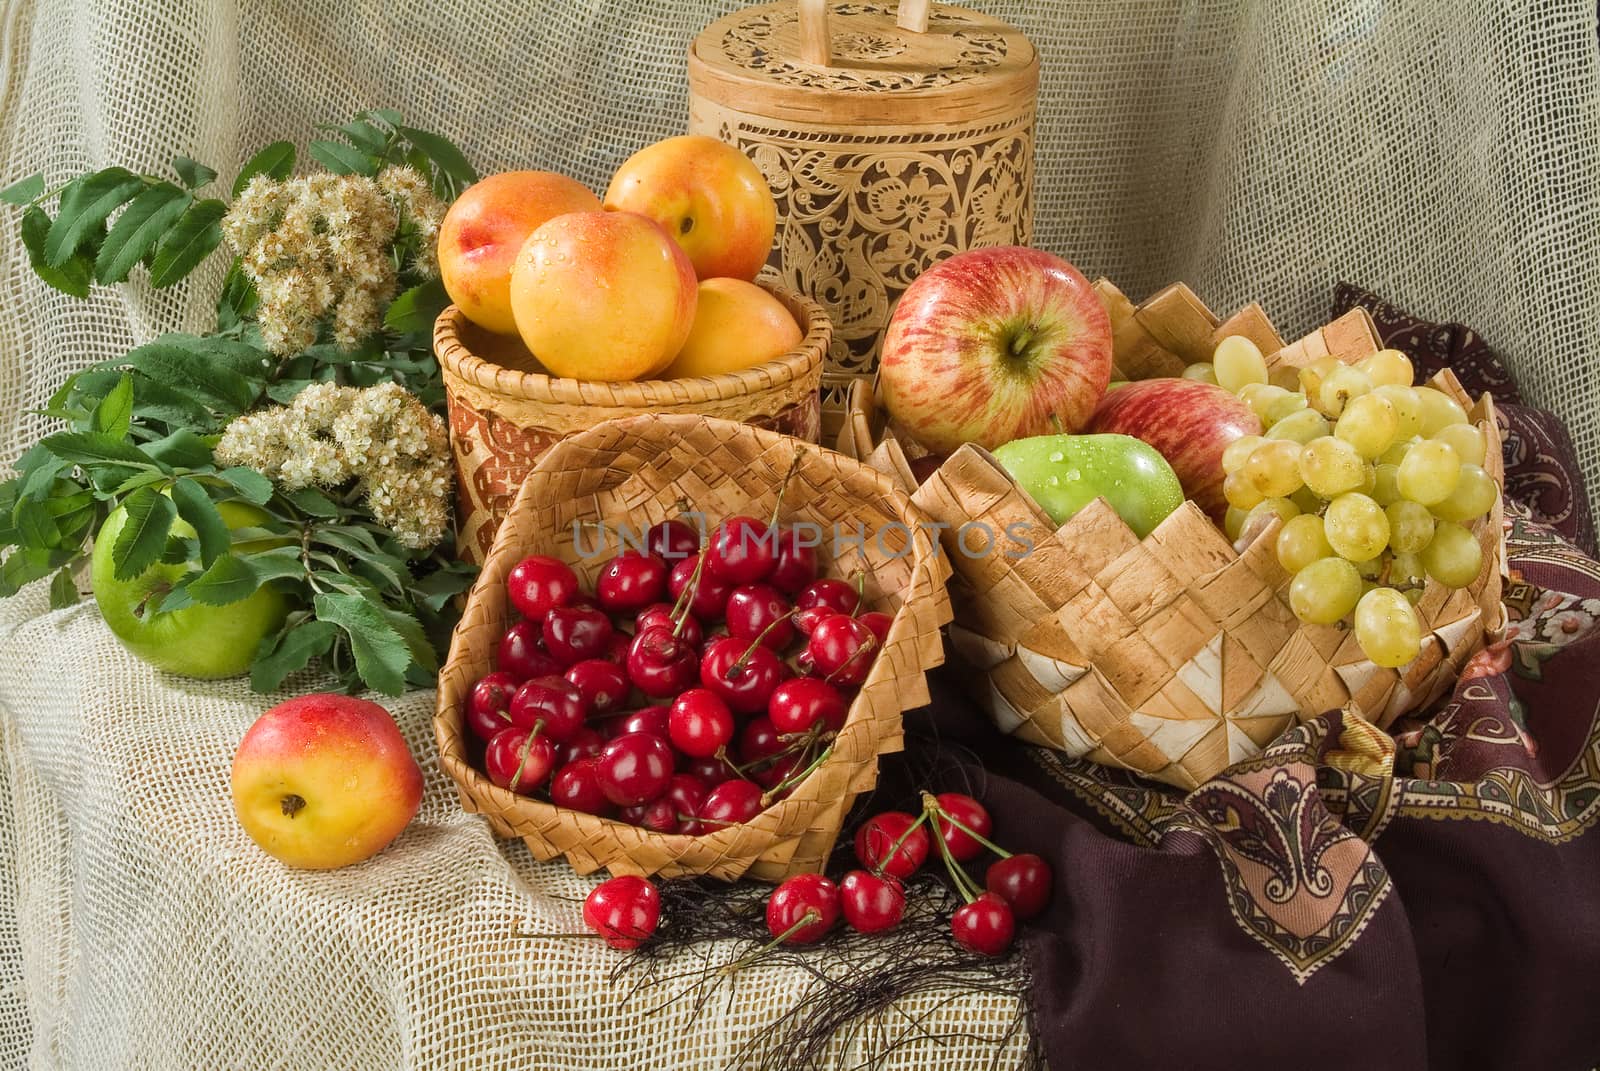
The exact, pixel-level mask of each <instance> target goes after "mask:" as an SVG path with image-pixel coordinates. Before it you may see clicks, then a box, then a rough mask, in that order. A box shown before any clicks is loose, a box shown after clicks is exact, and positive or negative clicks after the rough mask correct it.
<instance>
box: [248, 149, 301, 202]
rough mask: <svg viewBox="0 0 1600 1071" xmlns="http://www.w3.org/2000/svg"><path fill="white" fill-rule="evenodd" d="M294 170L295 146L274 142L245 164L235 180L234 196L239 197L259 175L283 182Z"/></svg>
mask: <svg viewBox="0 0 1600 1071" xmlns="http://www.w3.org/2000/svg"><path fill="white" fill-rule="evenodd" d="M293 170H294V145H293V143H291V142H287V141H274V142H273V143H272V144H271V145H268V146H267V147H266V148H264V149H262V150H261V151H260V152H258V153H256V154H255V155H254V156H252V157H250V159H249V160H247V161H246V162H245V165H244V167H243V168H241V169H240V171H239V177H238V178H236V179H234V180H233V196H234V197H238V196H239V195H240V194H241V193H243V192H244V188H245V187H246V186H248V185H250V180H251V179H253V178H255V177H256V176H257V175H266V176H267V177H268V178H274V179H277V180H278V181H279V182H282V181H283V180H284V179H286V178H288V177H289V173H290V172H291V171H293Z"/></svg>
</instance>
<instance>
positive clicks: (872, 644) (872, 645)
mask: <svg viewBox="0 0 1600 1071" xmlns="http://www.w3.org/2000/svg"><path fill="white" fill-rule="evenodd" d="M856 608H857V609H860V608H861V603H860V602H859V601H857V603H856ZM877 649H878V634H877V633H876V632H872V633H870V634H869V635H868V636H867V638H866V639H865V640H862V641H861V646H859V647H857V648H856V649H855V651H854V652H853V653H852V654H851V655H850V657H849V658H846V659H845V660H844V661H843V662H840V663H839V666H838V668H837V669H835V670H834V671H833V672H832V673H830V674H828V675H827V676H826V677H824V678H822V679H823V680H824V681H826V682H827V683H828V684H832V683H833V678H834V677H836V676H838V675H839V674H840V673H843V672H844V671H845V670H846V669H847V668H848V667H849V666H851V665H853V664H854V663H855V660H856V659H858V658H860V657H861V656H862V655H870V654H872V652H873V651H875V650H877Z"/></svg>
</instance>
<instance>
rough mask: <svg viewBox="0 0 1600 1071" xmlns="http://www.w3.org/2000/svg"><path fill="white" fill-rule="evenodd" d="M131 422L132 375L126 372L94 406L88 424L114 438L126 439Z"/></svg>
mask: <svg viewBox="0 0 1600 1071" xmlns="http://www.w3.org/2000/svg"><path fill="white" fill-rule="evenodd" d="M132 423H133V377H132V376H130V375H128V374H127V373H126V372H124V373H123V374H122V378H121V379H119V380H117V385H116V386H115V387H112V388H111V390H110V392H109V393H107V394H106V396H105V397H104V398H101V399H100V404H99V405H97V406H95V407H94V416H93V417H92V418H91V420H90V425H91V426H92V427H93V429H94V430H95V431H98V432H104V433H105V434H106V435H110V436H111V437H112V438H115V439H126V438H127V437H128V428H129V427H130V426H131V425H132Z"/></svg>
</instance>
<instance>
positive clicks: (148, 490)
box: [111, 487, 178, 580]
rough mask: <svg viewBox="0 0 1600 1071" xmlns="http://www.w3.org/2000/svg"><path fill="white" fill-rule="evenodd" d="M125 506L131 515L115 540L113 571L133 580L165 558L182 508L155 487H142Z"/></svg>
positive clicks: (128, 499) (112, 550)
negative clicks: (168, 542) (168, 540)
mask: <svg viewBox="0 0 1600 1071" xmlns="http://www.w3.org/2000/svg"><path fill="white" fill-rule="evenodd" d="M122 508H123V509H124V510H125V511H126V512H127V519H126V520H125V521H124V522H123V525H122V530H121V531H120V532H118V533H117V539H116V542H114V543H112V544H111V564H112V575H113V576H115V577H116V578H117V579H118V580H131V579H132V578H134V577H136V576H138V575H139V574H140V573H142V572H144V571H145V570H146V569H148V568H150V566H152V565H154V564H155V563H156V562H157V561H159V560H160V559H161V554H162V552H163V551H165V550H166V548H167V535H168V534H169V533H170V532H171V531H172V522H173V521H175V520H177V519H178V508H177V507H176V506H174V505H173V504H172V499H170V498H168V497H167V496H166V495H163V494H161V493H160V492H158V491H156V490H155V489H154V488H153V487H141V488H139V490H137V491H135V492H134V493H133V494H131V495H129V496H128V497H127V499H126V500H124V501H123V503H122Z"/></svg>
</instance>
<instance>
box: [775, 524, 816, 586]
mask: <svg viewBox="0 0 1600 1071" xmlns="http://www.w3.org/2000/svg"><path fill="white" fill-rule="evenodd" d="M805 534H806V533H805V532H804V531H802V530H801V529H798V528H790V527H788V526H787V525H780V526H779V528H778V555H777V558H776V560H774V562H773V564H772V572H771V574H770V575H768V577H767V583H769V584H771V585H772V586H773V587H775V588H777V589H778V590H779V591H781V592H784V593H785V594H787V595H794V594H797V593H798V592H799V591H801V590H802V589H803V588H805V586H806V585H807V584H809V583H811V582H812V581H813V580H815V579H816V578H817V549H816V546H815V545H814V544H813V542H812V541H811V540H809V539H806V538H803V537H804V536H805Z"/></svg>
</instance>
